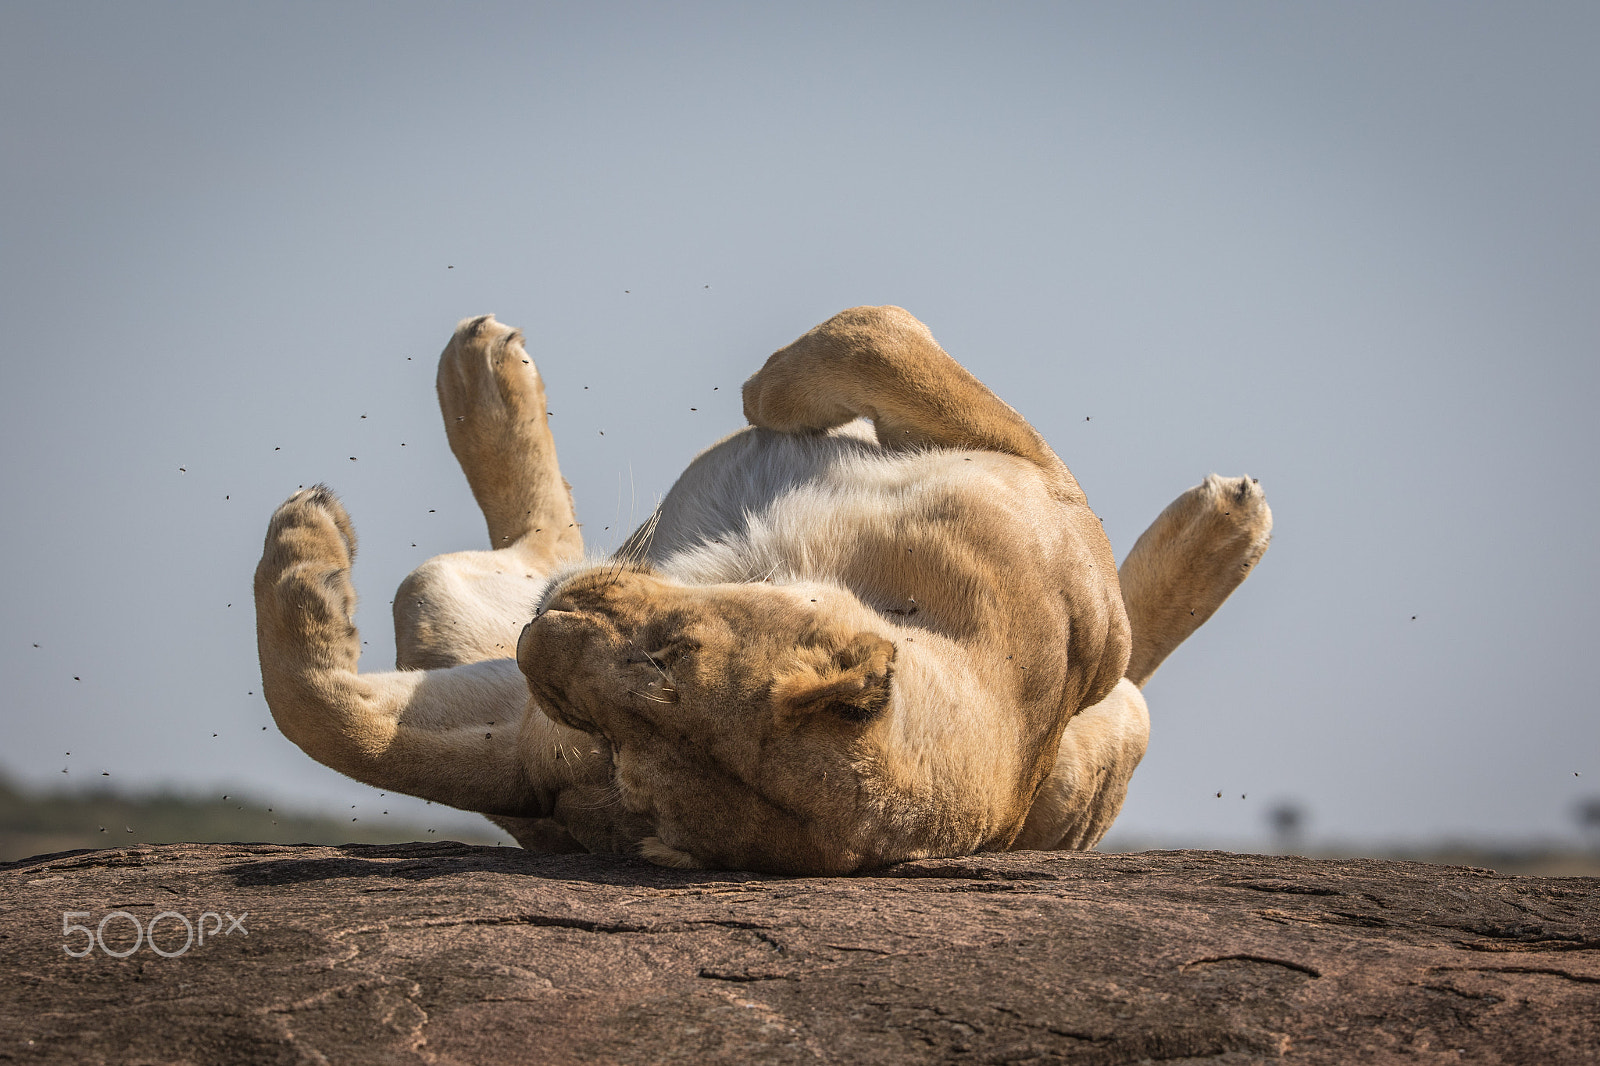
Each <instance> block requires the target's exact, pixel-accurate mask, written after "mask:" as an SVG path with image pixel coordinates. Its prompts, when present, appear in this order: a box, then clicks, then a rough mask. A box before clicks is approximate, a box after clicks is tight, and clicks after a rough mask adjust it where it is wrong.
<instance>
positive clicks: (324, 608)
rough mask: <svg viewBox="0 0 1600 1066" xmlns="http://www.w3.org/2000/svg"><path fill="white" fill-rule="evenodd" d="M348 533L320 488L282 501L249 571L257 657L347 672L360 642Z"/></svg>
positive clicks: (346, 522) (340, 510)
mask: <svg viewBox="0 0 1600 1066" xmlns="http://www.w3.org/2000/svg"><path fill="white" fill-rule="evenodd" d="M355 551H356V534H355V529H354V528H353V527H352V526H351V524H350V517H349V516H348V515H347V514H345V510H344V507H343V505H341V504H340V503H339V500H338V498H337V497H336V496H334V494H333V491H332V490H331V489H329V488H328V487H327V486H326V485H316V486H313V487H312V488H309V489H302V490H301V491H299V492H297V493H295V494H294V495H293V496H291V497H289V499H287V500H286V501H284V503H283V505H282V506H280V507H279V508H278V509H277V511H276V512H274V514H273V516H272V522H271V524H270V525H268V527H267V539H266V544H265V546H264V548H263V549H262V553H261V562H260V564H259V565H258V566H257V567H256V576H255V595H256V621H257V626H258V633H259V638H260V641H261V653H262V656H263V658H264V659H265V658H266V657H268V656H273V657H278V658H283V657H290V658H296V659H298V658H302V657H306V656H310V657H311V658H313V659H316V658H326V659H328V660H329V661H328V663H327V665H334V660H338V661H339V662H340V663H341V664H343V660H345V659H348V660H349V662H348V665H349V667H350V668H351V669H354V665H355V663H354V660H355V657H356V656H359V654H360V641H359V640H358V639H357V636H356V629H355V623H354V621H353V618H354V615H355V606H356V593H355V587H354V586H353V585H352V584H351V583H350V564H351V562H352V560H353V559H354V558H355Z"/></svg>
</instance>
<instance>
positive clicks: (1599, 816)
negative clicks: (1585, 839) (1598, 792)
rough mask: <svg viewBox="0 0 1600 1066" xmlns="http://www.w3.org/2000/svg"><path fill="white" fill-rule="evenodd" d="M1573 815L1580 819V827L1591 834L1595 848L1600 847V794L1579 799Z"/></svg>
mask: <svg viewBox="0 0 1600 1066" xmlns="http://www.w3.org/2000/svg"><path fill="white" fill-rule="evenodd" d="M1572 815H1573V817H1574V818H1576V819H1577V820H1578V826H1579V828H1581V829H1582V830H1583V831H1584V832H1586V833H1588V834H1589V837H1590V839H1591V840H1592V841H1593V843H1594V846H1595V848H1596V849H1600V796H1590V797H1589V798H1588V799H1581V800H1579V801H1578V805H1577V806H1576V807H1575V808H1573V812H1572Z"/></svg>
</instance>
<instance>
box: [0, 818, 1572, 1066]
mask: <svg viewBox="0 0 1600 1066" xmlns="http://www.w3.org/2000/svg"><path fill="white" fill-rule="evenodd" d="M0 885H3V892H4V898H5V899H6V901H7V906H6V907H5V908H4V914H3V916H0V937H3V938H4V939H3V943H4V947H5V950H4V952H3V953H0V990H3V991H0V1059H8V1060H12V1061H17V1062H63V1063H65V1062H72V1063H80V1062H81V1063H95V1062H129V1063H134V1062H137V1063H145V1062H161V1063H175V1062H194V1063H230V1064H239V1063H279V1062H282V1063H300V1062H331V1063H340V1064H344V1063H365V1062H372V1063H404V1062H412V1061H417V1062H445V1063H454V1062H462V1063H476V1062H522V1061H527V1062H538V1063H552V1064H553V1063H576V1062H598V1063H648V1064H658V1063H673V1062H685V1063H701V1062H717V1063H739V1064H746V1063H816V1062H840V1063H905V1062H962V1063H966V1062H971V1063H1013V1062H1017V1063H1023V1062H1070V1063H1121V1062H1139V1061H1151V1060H1154V1061H1158V1062H1171V1061H1192V1060H1205V1061H1207V1062H1216V1063H1230V1062H1258V1061H1270V1060H1274V1059H1277V1058H1280V1057H1282V1058H1284V1059H1286V1060H1288V1061H1291V1062H1294V1061H1298V1062H1306V1063H1350V1062H1385V1061H1400V1060H1402V1059H1403V1060H1404V1061H1407V1062H1448V1063H1457V1062H1537V1063H1579V1062H1593V1061H1596V1060H1597V1059H1600V879H1595V878H1531V877H1500V876H1497V875H1495V874H1493V873H1492V872H1490V871H1486V870H1476V869H1471V868H1467V867H1446V866H1426V865H1421V864H1414V863H1401V862H1385V861H1377V860H1340V861H1322V860H1309V859H1297V858H1282V857H1262V856H1250V855H1232V854H1223V853H1216V852H1149V853H1143V854H1132V855H1099V854H1066V853H1018V854H1007V855H978V856H972V857H970V858H966V859H961V860H938V861H923V862H915V863H907V864H904V865H901V866H897V867H892V868H890V869H887V870H883V871H879V872H878V873H876V874H874V875H871V876H861V877H843V878H821V879H793V878H779V877H767V876H760V875H755V874H744V873H730V872H704V871H698V872H697V871H671V870H665V869H660V868H656V867H652V866H647V865H643V864H640V863H632V862H619V861H617V860H614V859H606V858H599V857H594V856H588V855H576V856H574V855H535V854H530V853H527V852H522V851H516V850H511V849H496V848H481V847H468V846H465V845H457V844H449V843H440V844H408V845H398V846H357V845H351V846H346V847H339V848H330V847H283V846H277V845H243V844H238V845H228V844H211V845H168V846H161V847H138V848H123V849H116V850H108V851H94V852H74V853H68V854H63V855H54V856H43V857H40V858H36V859H30V860H26V861H23V862H20V863H12V864H8V865H5V866H3V867H0ZM69 912H70V913H69ZM64 914H67V915H68V916H67V917H65V918H64V917H63V915H64ZM158 915H160V916H161V917H159V918H158ZM153 919H155V920H154V921H152V920H153ZM185 922H187V923H188V926H189V927H190V928H193V927H195V926H196V925H197V924H198V926H199V928H200V929H201V930H203V931H204V932H205V936H204V941H203V943H201V942H198V941H197V939H190V940H188V942H187V946H185V944H186V927H185V924H184V923H185ZM136 924H137V926H138V927H139V928H140V930H141V935H143V933H144V932H147V931H148V929H149V927H150V926H151V925H152V924H153V925H154V929H155V932H154V936H153V944H152V942H151V940H150V939H141V940H140V941H138V942H137V943H135V939H134V938H135V925H136ZM65 926H81V927H82V928H80V929H73V930H70V931H66V932H64V927H65ZM97 931H98V940H97V939H96V938H95V937H96V932H97ZM196 936H198V934H196ZM130 946H133V950H132V951H128V948H129V947H130ZM86 948H87V951H86V953H85V954H84V955H83V957H81V958H78V957H73V956H72V954H70V953H69V952H79V951H84V950H85V949H86ZM154 949H159V951H157V950H154ZM180 949H181V950H180ZM111 952H116V953H122V952H127V954H126V956H125V957H121V958H117V957H112V955H111V954H110V953H111ZM163 953H165V954H163Z"/></svg>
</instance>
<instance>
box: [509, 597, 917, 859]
mask: <svg viewBox="0 0 1600 1066" xmlns="http://www.w3.org/2000/svg"><path fill="white" fill-rule="evenodd" d="M874 622H878V623H879V624H878V625H874V624H873V623H874ZM882 629H883V627H882V625H881V620H879V619H878V618H877V616H875V615H874V614H872V613H871V612H870V611H867V610H866V609H865V608H864V607H862V605H861V604H860V603H859V601H857V600H856V599H855V598H854V597H853V596H851V595H850V594H849V593H847V592H844V591H843V590H841V589H838V588H836V587H833V586H828V585H788V586H772V585H765V584H733V585H711V586H684V585H681V584H678V583H677V582H674V581H672V580H670V579H667V578H665V577H663V576H661V575H659V574H657V573H655V572H653V571H651V570H649V569H641V568H625V569H615V568H601V569H595V570H589V571H586V572H583V573H579V574H577V575H576V576H573V577H570V578H567V579H566V580H564V581H559V582H557V583H556V584H555V585H553V586H552V587H551V588H550V589H549V590H548V591H547V593H546V594H545V596H544V597H543V602H542V603H541V605H540V607H539V611H538V614H537V616H536V617H535V618H534V620H533V621H532V622H530V623H529V624H528V625H527V627H526V628H525V629H524V630H523V633H522V637H521V640H520V641H519V642H518V647H517V661H518V663H519V665H520V666H521V668H522V670H523V672H524V673H525V674H526V675H527V678H528V683H529V687H530V689H531V690H532V692H533V694H534V697H535V699H536V700H537V701H538V703H539V704H540V706H541V707H543V709H544V710H545V712H546V713H547V714H548V715H549V716H550V717H551V718H553V719H555V720H556V721H558V722H561V723H562V724H564V725H568V726H571V727H572V728H575V729H579V730H582V731H584V732H587V733H590V734H593V735H596V736H598V737H602V738H604V740H605V741H606V742H607V743H608V744H609V746H610V750H611V753H612V758H613V760H614V768H615V782H616V785H617V787H618V790H619V792H620V799H621V803H622V805H623V806H624V807H625V808H626V809H627V810H628V811H630V812H631V813H634V814H638V815H642V816H644V817H645V818H646V819H648V820H649V821H650V822H651V823H653V825H654V826H655V833H656V839H654V840H647V841H645V842H644V845H643V849H644V852H645V854H646V855H647V856H648V857H650V858H652V859H654V860H656V861H658V862H666V863H675V864H680V865H711V866H719V867H731V868H746V869H751V868H755V869H765V870H809V871H816V870H821V869H829V870H845V869H854V868H856V867H857V866H859V865H861V864H862V863H863V861H865V860H869V857H870V859H876V857H877V854H878V853H879V852H880V851H881V850H882V843H883V842H882V841H880V840H878V839H875V834H877V833H880V832H882V831H883V828H882V822H883V813H884V812H883V806H884V804H885V803H886V802H887V801H889V799H890V797H887V796H885V795H883V786H884V780H883V776H884V775H883V773H882V768H881V766H880V763H881V755H882V753H883V749H884V747H885V743H886V740H887V737H888V734H889V731H890V728H891V720H892V719H893V717H894V715H895V708H896V699H895V695H896V681H895V661H896V648H895V644H894V643H893V642H892V641H891V640H890V639H889V637H888V636H887V635H885V633H884V632H882Z"/></svg>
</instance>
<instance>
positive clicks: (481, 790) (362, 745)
mask: <svg viewBox="0 0 1600 1066" xmlns="http://www.w3.org/2000/svg"><path fill="white" fill-rule="evenodd" d="M354 551H355V535H354V531H353V530H352V528H351V526H350V520H349V518H348V517H346V515H345V512H344V508H343V507H341V506H340V504H339V502H338V500H337V499H335V498H334V495H333V493H332V492H330V491H329V490H327V489H326V488H323V487H321V486H318V487H317V488H314V489H308V490H304V491H301V492H299V493H296V494H295V495H294V496H292V497H290V498H289V500H288V501H287V502H285V503H284V504H283V506H281V507H279V508H278V510H277V513H275V514H274V515H273V516H272V522H271V525H270V526H269V528H268V530H267V538H266V545H265V547H264V549H263V551H262V556H261V562H260V564H259V565H258V566H257V568H256V575H255V598H256V637H257V643H258V646H259V650H260V655H261V674H262V683H263V690H264V694H265V695H266V698H267V704H268V706H269V707H270V708H271V709H272V715H273V718H274V719H276V721H277V723H278V727H279V728H280V729H281V730H282V731H283V733H284V735H285V736H287V737H288V738H289V739H290V740H292V741H294V742H295V743H296V744H298V745H299V746H300V747H301V748H302V749H304V750H305V752H306V753H307V754H309V755H310V756H312V757H313V758H315V759H317V760H318V761H319V762H322V763H324V764H325V765H327V766H330V767H332V768H333V769H335V770H338V771H340V772H341V773H344V774H348V775H349V776H351V777H353V778H355V779H356V780H358V781H364V782H366V783H367V784H369V785H373V786H375V787H377V788H382V789H386V790H390V791H395V792H405V793H409V794H410V795H414V796H422V797H424V798H426V799H430V800H434V801H436V802H440V803H446V804H449V805H450V806H452V807H460V808H463V809H466V810H473V811H481V812H484V813H487V814H500V815H508V816H513V817H541V816H547V815H549V814H550V813H551V811H552V809H553V806H554V802H555V800H554V792H555V791H556V790H557V789H559V788H560V787H562V785H563V783H564V781H565V780H567V779H569V778H570V773H568V772H567V771H566V770H564V769H562V767H561V766H560V765H558V764H557V763H556V761H555V759H554V752H555V750H556V748H557V747H558V745H559V739H560V738H557V737H554V736H553V734H554V733H556V732H558V731H561V727H559V726H556V725H555V724H554V723H552V722H550V721H549V719H547V718H546V717H545V716H544V715H542V714H538V713H537V712H535V713H534V714H533V715H532V716H531V717H528V716H527V701H528V690H527V685H526V682H525V681H524V679H523V676H522V673H521V671H520V670H519V669H518V668H517V664H516V661H515V660H514V659H511V658H505V659H501V660H498V661H491V662H481V663H475V664H472V665H469V666H459V667H455V668H453V669H447V670H408V671H398V672H390V673H373V674H362V673H358V671H357V660H358V659H359V657H360V654H361V640H360V636H359V634H358V633H357V631H356V627H355V624H354V622H353V616H354V612H355V601H356V596H355V589H354V587H353V586H352V584H351V582H350V563H351V558H352V556H353V554H354ZM565 732H570V731H565ZM573 736H574V737H577V736H580V735H579V734H573ZM584 750H585V751H587V745H586V746H585V748H584Z"/></svg>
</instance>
